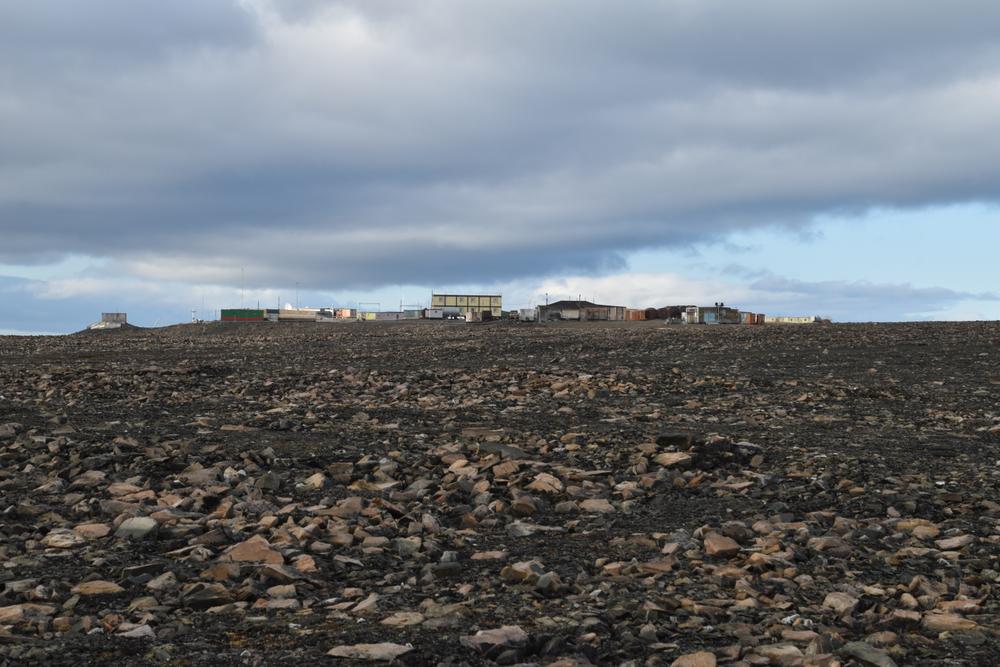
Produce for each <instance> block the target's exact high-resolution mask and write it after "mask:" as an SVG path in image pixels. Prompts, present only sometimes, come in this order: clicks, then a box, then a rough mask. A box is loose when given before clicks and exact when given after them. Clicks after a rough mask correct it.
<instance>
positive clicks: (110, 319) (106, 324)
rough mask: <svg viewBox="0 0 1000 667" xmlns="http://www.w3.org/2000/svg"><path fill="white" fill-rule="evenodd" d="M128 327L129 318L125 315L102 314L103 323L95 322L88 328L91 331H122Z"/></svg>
mask: <svg viewBox="0 0 1000 667" xmlns="http://www.w3.org/2000/svg"><path fill="white" fill-rule="evenodd" d="M127 326H128V316H127V315H126V314H125V313H101V321H100V322H94V323H93V324H91V325H90V326H88V327H87V328H88V329H90V330H91V331H99V330H101V329H121V328H123V327H127Z"/></svg>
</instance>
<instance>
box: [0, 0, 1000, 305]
mask: <svg viewBox="0 0 1000 667" xmlns="http://www.w3.org/2000/svg"><path fill="white" fill-rule="evenodd" d="M996 25H1000V5H998V4H997V3H995V2H958V3H948V4H925V5H920V6H915V5H913V3H910V2H904V1H902V0H888V1H886V2H881V3H875V4H873V3H869V2H860V1H851V0H845V1H844V2H839V3H813V2H799V1H793V0H784V1H780V2H779V1H772V2H767V1H765V2H758V3H752V4H751V3H745V4H734V3H731V2H723V1H722V0H701V1H699V2H691V1H688V0H675V1H672V2H666V1H660V0H655V1H654V0H637V1H636V2H632V3H629V4H628V5H627V7H624V8H622V7H615V8H612V7H610V6H609V5H607V3H598V2H591V1H587V0H585V1H582V2H581V1H579V0H572V1H571V0H555V1H553V2H546V3H538V2H528V1H527V0H515V1H512V2H503V3H467V2H462V1H460V0H426V1H424V2H419V3H411V2H390V1H381V0H377V1H373V0H364V1H360V0H358V1H354V2H338V3H328V2H309V1H305V0H299V1H297V2H280V3H279V2H271V1H269V0H244V1H242V2H231V3H224V2H196V1H194V0H183V1H181V0H178V1H176V2H167V3H164V2H156V1H153V0H145V1H140V0H130V1H125V0H94V2H89V3H87V4H86V6H83V5H80V6H79V7H75V6H69V5H67V4H66V3H62V2H56V1H55V0H37V1H33V2H30V3H6V4H4V5H2V6H0V127H3V128H4V131H3V132H2V133H0V228H2V230H3V236H4V239H3V241H4V242H3V243H2V244H0V262H8V263H14V262H16V263H22V264H23V263H28V262H51V261H55V260H57V259H58V258H60V257H62V256H63V255H65V254H70V253H72V254H76V255H86V256H91V257H106V258H113V259H115V260H117V261H119V262H121V264H120V265H121V266H122V267H124V269H125V270H127V271H128V272H129V273H131V274H132V275H135V276H138V277H140V278H144V279H155V280H164V279H169V280H173V281H180V282H191V283H213V284H228V285H237V284H239V275H240V267H252V270H251V271H248V278H249V279H250V280H252V283H253V284H254V285H255V286H258V287H266V286H273V285H280V284H284V285H288V284H291V283H292V282H294V281H301V282H302V283H303V284H304V285H309V286H312V287H315V288H324V287H326V288H331V287H351V288H376V287H379V286H381V285H388V284H399V283H420V284H446V283H451V282H470V281H476V282H486V281H503V280H515V279H518V278H521V277H524V276H540V275H556V274H566V273H580V272H586V271H605V272H606V271H615V270H620V269H622V268H623V266H624V260H623V257H624V256H625V254H626V253H628V252H630V251H633V250H636V249H641V248H650V247H668V246H678V245H686V244H690V243H696V242H701V241H705V240H707V239H713V238H722V237H724V236H725V235H726V234H727V233H729V232H731V231H733V230H738V229H746V228H750V227H757V226H766V225H780V226H787V227H799V226H803V225H806V224H808V223H809V221H810V220H812V219H813V217H814V216H816V215H819V214H829V213H842V212H844V211H864V210H867V209H868V208H869V207H872V206H889V207H903V208H906V207H920V206H925V205H933V204H945V203H952V202H968V201H986V202H995V201H997V199H998V194H1000V185H998V184H1000V161H998V160H997V159H996V156H997V155H1000V43H998V42H997V40H996V35H995V29H994V26H996Z"/></svg>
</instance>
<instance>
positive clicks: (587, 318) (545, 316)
mask: <svg viewBox="0 0 1000 667" xmlns="http://www.w3.org/2000/svg"><path fill="white" fill-rule="evenodd" d="M626 310H628V309H627V308H626V307H625V306H605V305H602V304H598V303H591V302H590V301H570V300H565V301H556V302H554V303H550V304H547V305H544V306H538V319H539V321H541V322H553V321H558V320H568V321H576V322H602V321H608V322H620V321H623V320H624V319H625V311H626Z"/></svg>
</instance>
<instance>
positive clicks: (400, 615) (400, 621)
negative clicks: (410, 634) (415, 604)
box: [379, 611, 424, 627]
mask: <svg viewBox="0 0 1000 667" xmlns="http://www.w3.org/2000/svg"><path fill="white" fill-rule="evenodd" d="M379 622H380V623H381V624H382V625H388V626H391V627H405V626H408V625H419V624H421V623H423V622H424V615H423V614H421V613H420V612H419V611H399V612H396V613H395V614H392V615H390V616H386V617H385V618H383V619H382V620H381V621H379Z"/></svg>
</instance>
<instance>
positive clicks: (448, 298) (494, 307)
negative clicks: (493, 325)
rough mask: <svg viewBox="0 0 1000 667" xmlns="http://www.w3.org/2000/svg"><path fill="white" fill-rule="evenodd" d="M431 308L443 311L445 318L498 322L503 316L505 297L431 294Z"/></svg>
mask: <svg viewBox="0 0 1000 667" xmlns="http://www.w3.org/2000/svg"><path fill="white" fill-rule="evenodd" d="M431 308H432V309H441V311H442V312H443V313H444V316H445V317H448V316H456V317H457V316H460V317H464V318H465V319H467V320H476V321H478V320H483V319H490V318H492V319H497V320H498V319H500V317H501V316H502V315H503V297H502V296H501V295H499V294H431ZM484 313H489V315H484Z"/></svg>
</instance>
